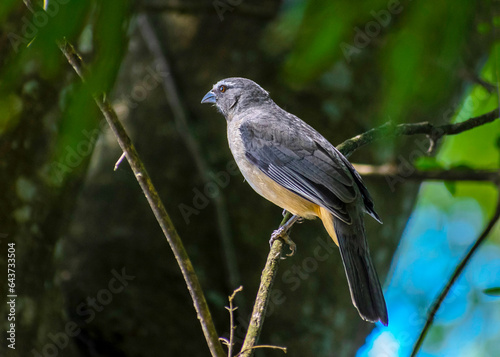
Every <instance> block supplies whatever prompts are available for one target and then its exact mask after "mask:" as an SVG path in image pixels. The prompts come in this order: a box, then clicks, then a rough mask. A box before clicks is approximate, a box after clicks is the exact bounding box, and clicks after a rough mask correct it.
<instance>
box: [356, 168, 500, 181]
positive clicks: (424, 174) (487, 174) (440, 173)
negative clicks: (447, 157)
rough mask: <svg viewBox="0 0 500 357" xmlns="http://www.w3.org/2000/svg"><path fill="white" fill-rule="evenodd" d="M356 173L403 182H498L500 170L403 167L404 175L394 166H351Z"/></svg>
mask: <svg viewBox="0 0 500 357" xmlns="http://www.w3.org/2000/svg"><path fill="white" fill-rule="evenodd" d="M353 165H354V168H355V169H356V171H358V172H359V173H360V175H361V176H364V177H385V178H396V177H399V178H402V179H405V180H415V181H424V180H436V181H490V182H498V181H499V180H500V170H475V169H461V168H454V169H449V170H445V169H442V170H417V169H416V168H412V169H413V170H409V169H408V168H406V167H405V169H404V171H405V172H404V173H401V172H400V169H401V168H400V167H398V166H397V165H395V164H384V165H380V166H375V165H365V164H353Z"/></svg>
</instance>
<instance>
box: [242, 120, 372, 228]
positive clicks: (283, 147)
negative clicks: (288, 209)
mask: <svg viewBox="0 0 500 357" xmlns="http://www.w3.org/2000/svg"><path fill="white" fill-rule="evenodd" d="M240 133H241V137H242V140H243V143H244V146H245V155H246V157H247V159H248V160H250V162H252V163H253V164H254V165H256V166H257V167H258V168H259V169H260V170H261V171H262V172H263V173H264V174H266V175H267V176H269V177H270V178H271V179H273V180H274V181H276V182H277V183H279V184H280V185H282V186H284V187H285V188H287V189H288V190H290V191H292V192H294V193H296V194H297V195H299V196H301V197H303V198H304V199H306V200H309V201H310V202H313V203H315V204H317V205H320V206H323V207H325V208H327V209H328V210H329V211H330V212H331V213H332V214H333V215H334V216H336V217H337V218H339V219H341V220H342V221H344V222H346V223H348V224H350V223H351V222H352V220H351V217H350V216H349V214H348V212H347V210H346V203H351V202H353V201H355V200H356V198H357V195H358V194H360V192H361V194H363V193H364V192H362V191H361V190H356V189H355V186H357V185H358V184H359V182H358V180H357V179H358V178H359V176H354V177H353V173H352V171H351V167H352V166H347V165H346V162H347V163H348V161H347V159H345V158H344V157H343V156H342V154H340V152H338V151H337V150H336V149H335V148H334V147H333V145H331V144H329V143H328V141H326V139H324V138H323V137H322V136H321V135H320V134H319V133H318V132H317V131H315V130H314V129H313V128H311V127H310V126H309V125H307V124H306V123H304V122H302V121H301V120H299V119H298V118H296V120H293V121H292V122H290V121H286V120H285V121H282V122H281V123H277V122H276V120H273V118H267V120H259V121H258V122H257V123H255V122H249V121H246V122H244V123H243V124H242V125H241V126H240ZM325 146H326V148H325ZM344 160H345V161H344ZM348 165H350V164H348ZM352 169H353V170H354V168H352ZM354 172H355V171H354ZM359 179H360V178H359ZM361 184H362V183H361ZM363 187H364V186H363ZM365 191H366V189H365ZM366 192H367V191H366Z"/></svg>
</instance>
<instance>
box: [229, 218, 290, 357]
mask: <svg viewBox="0 0 500 357" xmlns="http://www.w3.org/2000/svg"><path fill="white" fill-rule="evenodd" d="M290 217H291V214H290V213H289V212H287V213H286V215H285V216H284V218H283V220H282V221H281V224H280V227H281V226H282V225H284V224H285V223H286V222H287V221H288V219H290ZM283 247H284V243H283V241H282V240H281V239H276V240H274V242H273V244H272V246H271V251H270V252H269V255H268V256H267V261H266V266H265V267H264V270H263V271H262V276H261V278H260V286H259V291H258V292H257V297H256V298H255V305H254V307H253V311H252V318H251V320H250V324H249V325H248V331H247V334H246V336H245V340H244V342H243V347H242V348H241V352H240V353H239V354H238V356H242V357H250V356H251V355H252V354H253V349H254V347H256V346H255V345H256V343H257V340H258V339H259V336H260V332H261V331H262V326H263V324H264V318H265V316H266V310H267V306H268V305H269V298H270V297H271V294H270V292H271V289H272V287H273V282H274V278H275V277H276V274H277V273H278V267H279V263H280V261H281V254H282V250H283Z"/></svg>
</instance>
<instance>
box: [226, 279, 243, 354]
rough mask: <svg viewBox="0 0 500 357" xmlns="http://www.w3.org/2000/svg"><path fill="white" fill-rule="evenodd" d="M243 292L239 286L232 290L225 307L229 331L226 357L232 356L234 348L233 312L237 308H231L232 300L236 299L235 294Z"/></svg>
mask: <svg viewBox="0 0 500 357" xmlns="http://www.w3.org/2000/svg"><path fill="white" fill-rule="evenodd" d="M241 290H243V286H240V287H239V288H238V289H236V290H234V291H233V293H232V294H231V296H229V299H228V300H229V307H227V306H226V309H227V310H228V311H229V327H230V329H231V331H230V332H229V342H227V349H228V352H227V357H232V356H233V347H234V330H235V329H236V326H235V325H234V312H235V311H236V309H238V308H237V307H233V300H234V298H235V297H236V294H237V293H239V292H240V291H241Z"/></svg>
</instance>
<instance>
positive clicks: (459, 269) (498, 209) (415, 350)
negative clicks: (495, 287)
mask: <svg viewBox="0 0 500 357" xmlns="http://www.w3.org/2000/svg"><path fill="white" fill-rule="evenodd" d="M497 184H498V182H497ZM497 189H498V200H497V206H496V209H495V213H494V214H493V216H492V217H491V219H490V221H489V223H488V225H487V226H486V228H485V229H484V230H483V232H482V233H481V235H480V236H479V237H478V238H477V240H476V242H475V243H474V244H473V245H472V247H471V248H470V249H469V251H468V252H467V254H466V255H465V257H464V258H463V259H462V261H461V262H460V264H458V266H457V267H456V268H455V271H454V272H453V274H452V276H451V278H450V279H449V281H448V283H447V284H446V285H445V287H444V288H443V290H442V291H441V293H440V294H439V295H438V297H437V298H436V299H435V300H434V302H433V304H432V306H431V308H430V309H429V313H428V316H427V320H426V321H425V325H424V327H423V328H422V330H421V331H420V335H419V336H418V339H417V342H415V345H414V346H413V350H412V352H411V357H415V356H416V355H417V353H418V351H419V349H420V347H421V345H422V343H423V342H424V339H425V336H426V335H427V332H428V330H429V328H430V327H431V325H432V322H433V321H434V317H435V316H436V313H437V311H438V310H439V307H440V306H441V304H442V302H443V301H444V299H445V298H446V295H448V292H449V291H450V289H451V287H452V286H453V284H454V283H455V281H456V280H457V279H458V277H459V276H460V274H461V273H462V271H463V270H464V268H465V266H466V265H467V263H468V262H469V261H470V259H471V258H472V256H473V255H474V253H475V252H476V251H477V249H478V248H479V247H480V246H481V244H482V243H483V242H484V241H485V240H486V238H487V237H488V235H489V233H490V232H491V230H492V229H493V227H494V226H495V224H496V223H497V221H498V219H499V218H500V186H497Z"/></svg>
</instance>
